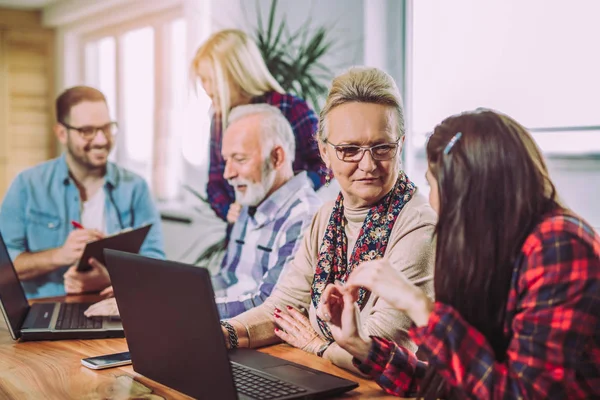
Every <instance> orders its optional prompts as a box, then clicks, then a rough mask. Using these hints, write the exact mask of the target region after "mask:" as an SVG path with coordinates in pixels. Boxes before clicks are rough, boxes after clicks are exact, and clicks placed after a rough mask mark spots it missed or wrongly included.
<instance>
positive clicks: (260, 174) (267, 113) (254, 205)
mask: <svg viewBox="0 0 600 400" xmlns="http://www.w3.org/2000/svg"><path fill="white" fill-rule="evenodd" d="M295 147H296V142H295V138H294V134H293V132H292V127H291V126H290V123H289V122H288V121H287V119H286V118H285V117H284V116H283V114H282V113H281V111H279V109H278V108H277V107H273V106H270V105H267V104H250V105H244V106H239V107H236V108H234V109H233V110H232V112H231V113H230V116H229V126H228V128H227V130H226V131H225V134H224V136H223V146H222V150H221V151H222V154H223V158H224V160H225V172H224V174H223V175H224V177H225V179H227V180H228V181H229V183H230V184H231V185H232V186H233V187H234V189H235V200H236V203H238V204H241V205H242V208H241V210H240V214H239V216H238V218H237V220H236V222H235V224H234V225H233V229H232V231H231V236H230V240H229V245H228V247H227V251H226V253H225V258H224V259H223V262H222V264H221V267H220V269H219V271H218V272H217V274H215V275H214V276H213V277H212V283H213V287H214V289H215V294H216V296H217V299H216V302H217V306H218V309H219V314H220V316H221V318H232V317H234V316H236V315H238V314H241V313H242V312H244V311H246V310H248V309H250V308H253V307H256V306H257V305H259V304H262V303H263V302H264V301H265V299H266V298H267V297H269V295H270V294H271V291H272V290H273V287H274V286H275V283H277V280H278V279H279V275H280V273H281V271H282V269H283V267H284V266H285V265H286V264H287V263H288V262H290V261H291V260H292V259H293V258H294V255H295V254H296V251H297V249H298V247H299V246H300V243H301V239H302V235H303V234H304V232H305V230H306V228H308V226H309V225H310V223H311V221H312V217H313V215H314V214H315V213H316V212H317V210H318V209H319V207H320V206H321V200H320V199H319V198H318V197H317V195H316V194H315V191H314V189H313V185H312V183H311V180H310V178H308V176H307V173H306V172H305V171H303V172H300V173H299V174H298V175H296V176H294V171H293V169H292V163H293V162H294V154H295ZM86 315H87V316H97V315H118V310H117V307H116V302H115V300H114V299H107V300H103V301H102V302H100V303H97V304H95V305H93V306H91V307H90V308H89V309H88V310H87V311H86Z"/></svg>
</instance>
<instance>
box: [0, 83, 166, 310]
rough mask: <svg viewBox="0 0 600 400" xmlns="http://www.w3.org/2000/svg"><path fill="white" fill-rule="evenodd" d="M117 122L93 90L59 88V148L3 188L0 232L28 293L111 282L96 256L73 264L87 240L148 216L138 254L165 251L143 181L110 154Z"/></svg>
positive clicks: (160, 255) (36, 294)
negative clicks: (83, 264)
mask: <svg viewBox="0 0 600 400" xmlns="http://www.w3.org/2000/svg"><path fill="white" fill-rule="evenodd" d="M116 129H117V123H116V122H114V121H111V119H110V115H109V112H108V105H107V103H106V98H105V97H104V94H102V93H101V92H100V91H99V90H97V89H95V88H92V87H88V86H75V87H72V88H69V89H67V90H65V91H64V92H62V93H61V94H60V95H59V96H58V98H57V99H56V124H55V126H54V131H55V133H56V136H57V138H58V140H59V141H60V143H61V144H62V145H63V146H64V153H63V154H62V155H61V156H60V157H58V158H55V159H53V160H50V161H47V162H44V163H42V164H39V165H37V166H34V167H31V168H29V169H27V170H25V171H23V172H21V173H20V174H19V175H18V176H17V177H16V178H15V180H14V181H13V183H12V184H11V186H10V188H9V190H8V192H7V193H6V196H5V197H4V200H3V202H2V208H1V209H0V227H1V229H2V237H3V238H4V241H5V242H6V246H7V248H8V251H9V254H10V256H11V258H12V259H13V263H14V265H15V269H16V270H17V273H18V275H19V279H20V280H21V282H22V285H23V288H24V289H25V293H26V295H27V297H29V298H36V297H48V296H62V295H64V294H65V292H66V293H82V292H90V291H98V290H102V289H104V288H106V287H107V286H109V285H110V279H109V276H108V272H107V271H106V268H105V267H104V266H103V265H102V264H100V263H99V262H98V261H97V260H95V259H92V262H90V265H91V267H92V269H91V270H90V271H87V272H78V271H77V269H76V266H75V265H74V264H76V263H77V262H78V261H79V258H80V257H81V255H82V254H83V250H84V248H85V245H86V243H87V242H89V241H93V240H97V239H100V238H102V237H104V235H105V234H114V233H117V232H119V231H121V230H123V229H126V228H137V227H140V226H142V225H145V224H148V223H152V228H151V229H150V232H149V233H148V236H147V237H146V240H145V241H144V243H143V245H142V247H141V249H140V254H142V255H145V256H148V257H155V258H164V257H165V254H164V250H163V237H162V229H161V221H160V215H159V213H158V210H157V208H156V205H155V203H154V201H153V199H152V195H151V194H150V190H149V189H148V185H147V184H146V181H144V179H143V178H141V177H140V176H138V175H136V174H134V173H132V172H130V171H128V170H126V169H124V168H121V167H119V166H117V165H116V164H114V163H112V162H109V161H108V155H109V154H110V151H111V150H112V148H113V144H114V136H115V134H116ZM82 227H83V228H82Z"/></svg>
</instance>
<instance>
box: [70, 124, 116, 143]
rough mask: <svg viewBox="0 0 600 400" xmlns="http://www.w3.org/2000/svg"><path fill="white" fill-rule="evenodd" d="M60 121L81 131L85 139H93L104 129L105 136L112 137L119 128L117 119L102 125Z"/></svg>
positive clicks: (71, 128)
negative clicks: (79, 124) (72, 123)
mask: <svg viewBox="0 0 600 400" xmlns="http://www.w3.org/2000/svg"><path fill="white" fill-rule="evenodd" d="M59 123H60V124H61V125H62V126H64V127H65V128H67V129H69V130H73V131H76V132H77V133H79V136H81V137H82V138H83V139H84V140H87V141H90V142H91V141H92V140H94V139H95V138H96V135H98V132H100V131H102V133H103V134H104V136H106V138H107V139H111V138H112V137H113V136H115V135H116V134H117V129H118V128H119V124H117V122H116V121H111V122H109V123H108V124H104V125H102V126H80V127H77V126H72V125H69V124H67V123H66V122H62V121H59Z"/></svg>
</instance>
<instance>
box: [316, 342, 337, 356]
mask: <svg viewBox="0 0 600 400" xmlns="http://www.w3.org/2000/svg"><path fill="white" fill-rule="evenodd" d="M331 343H333V341H328V342H325V344H323V345H321V347H319V350H317V356H319V357H323V354H325V351H327V349H328V348H329V346H331Z"/></svg>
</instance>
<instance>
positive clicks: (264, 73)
mask: <svg viewBox="0 0 600 400" xmlns="http://www.w3.org/2000/svg"><path fill="white" fill-rule="evenodd" d="M203 60H207V61H209V62H210V64H211V65H212V68H213V73H214V79H215V82H214V83H213V84H214V85H215V89H216V90H217V93H218V96H219V102H220V104H219V107H220V109H221V113H222V121H223V128H225V123H226V121H227V115H228V114H229V109H230V108H231V104H230V102H229V100H230V91H231V88H230V87H229V82H232V83H233V84H235V85H237V86H238V87H239V88H240V89H241V90H242V91H243V92H245V93H246V94H248V95H249V96H251V97H255V96H260V95H263V94H265V93H266V92H270V91H275V92H279V93H282V94H283V93H285V92H284V90H283V88H282V87H281V85H280V84H279V83H278V82H277V81H276V80H275V78H274V77H273V75H271V73H270V72H269V69H268V68H267V65H266V64H265V61H264V60H263V58H262V55H261V54H260V50H259V49H258V46H256V43H254V41H253V40H252V39H251V38H250V37H249V36H248V35H247V34H246V33H244V32H242V31H240V30H237V29H226V30H222V31H219V32H216V33H214V34H212V35H211V36H210V37H209V38H208V39H207V40H206V42H204V44H202V46H200V48H198V50H197V51H196V55H195V56H194V60H193V61H192V74H193V75H194V76H195V77H196V78H197V77H198V70H199V65H200V62H201V61H203Z"/></svg>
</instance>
